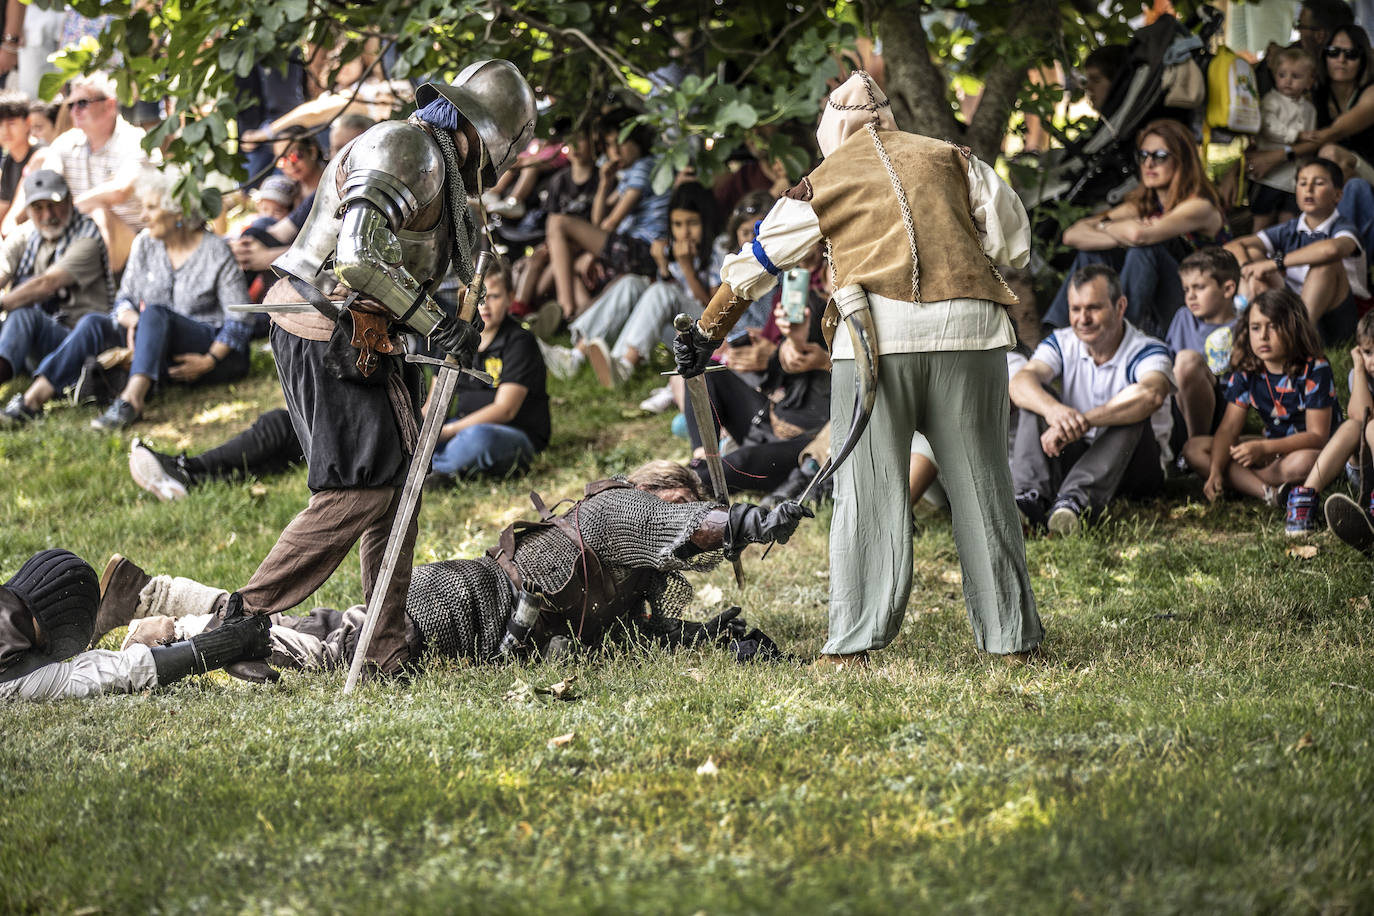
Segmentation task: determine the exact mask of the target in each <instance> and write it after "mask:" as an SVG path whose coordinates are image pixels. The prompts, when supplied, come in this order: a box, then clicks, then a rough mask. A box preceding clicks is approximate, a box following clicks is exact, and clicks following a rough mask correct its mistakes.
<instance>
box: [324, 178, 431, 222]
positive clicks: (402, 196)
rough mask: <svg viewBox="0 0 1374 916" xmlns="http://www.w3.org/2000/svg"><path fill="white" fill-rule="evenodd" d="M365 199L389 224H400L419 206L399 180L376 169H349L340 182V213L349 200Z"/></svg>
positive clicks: (351, 201) (345, 207) (350, 201)
mask: <svg viewBox="0 0 1374 916" xmlns="http://www.w3.org/2000/svg"><path fill="white" fill-rule="evenodd" d="M357 200H365V201H367V202H368V203H370V204H372V205H373V206H375V207H377V209H379V210H381V211H382V212H383V213H384V214H386V218H387V221H388V222H390V223H391V225H393V226H404V225H405V224H406V221H407V220H409V219H410V217H411V216H412V215H414V213H415V212H416V211H417V210H418V209H419V208H420V202H419V201H418V200H416V199H415V195H414V194H412V193H411V192H410V189H409V188H407V187H406V186H405V185H404V184H402V183H401V182H400V181H399V180H397V179H396V178H394V177H392V176H391V175H389V174H387V173H386V172H383V171H379V170H378V169H352V170H350V171H349V173H348V178H347V180H345V181H344V186H343V200H342V202H341V203H340V206H339V213H340V214H342V213H343V211H344V210H345V209H347V207H348V205H349V204H350V203H353V202H354V201H357Z"/></svg>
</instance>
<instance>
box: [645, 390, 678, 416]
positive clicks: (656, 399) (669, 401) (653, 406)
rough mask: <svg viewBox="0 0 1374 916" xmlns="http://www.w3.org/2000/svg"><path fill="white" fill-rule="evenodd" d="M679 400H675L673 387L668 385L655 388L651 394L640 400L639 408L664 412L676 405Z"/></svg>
mask: <svg viewBox="0 0 1374 916" xmlns="http://www.w3.org/2000/svg"><path fill="white" fill-rule="evenodd" d="M676 406H677V402H676V401H674V400H673V389H671V388H668V387H666V386H665V387H663V388H655V389H654V390H653V391H651V392H650V393H649V396H648V397H647V398H645V399H644V400H642V401H640V402H639V409H640V410H645V411H648V412H649V413H663V412H664V411H666V410H667V409H668V408H670V407H676Z"/></svg>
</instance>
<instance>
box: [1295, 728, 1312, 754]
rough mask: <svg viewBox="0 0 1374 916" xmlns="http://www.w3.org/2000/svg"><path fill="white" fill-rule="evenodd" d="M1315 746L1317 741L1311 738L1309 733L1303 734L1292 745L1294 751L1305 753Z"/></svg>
mask: <svg viewBox="0 0 1374 916" xmlns="http://www.w3.org/2000/svg"><path fill="white" fill-rule="evenodd" d="M1316 746H1317V739H1316V738H1313V737H1312V733H1311V732H1303V736H1302V737H1301V738H1299V739H1298V743H1297V744H1295V745H1293V750H1295V751H1305V750H1307V749H1309V748H1314V747H1316Z"/></svg>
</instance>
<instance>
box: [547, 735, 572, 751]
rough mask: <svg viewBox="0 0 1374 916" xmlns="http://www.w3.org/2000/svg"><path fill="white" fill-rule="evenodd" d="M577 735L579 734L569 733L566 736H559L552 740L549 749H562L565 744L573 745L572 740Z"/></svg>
mask: <svg viewBox="0 0 1374 916" xmlns="http://www.w3.org/2000/svg"><path fill="white" fill-rule="evenodd" d="M576 735H577V732H568V733H567V734H566V735H558V736H556V737H553V738H550V739H549V747H562V746H563V745H565V744H571V743H572V739H573V738H574V737H575V736H576Z"/></svg>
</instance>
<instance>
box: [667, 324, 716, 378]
mask: <svg viewBox="0 0 1374 916" xmlns="http://www.w3.org/2000/svg"><path fill="white" fill-rule="evenodd" d="M719 346H720V341H718V340H712V339H711V338H709V337H707V336H706V335H705V334H703V333H702V332H701V325H699V324H697V322H695V321H693V322H692V326H691V327H690V328H688V329H687V330H686V331H679V332H678V335H677V337H675V338H673V359H675V360H676V361H677V372H678V375H680V376H682V377H683V378H691V377H692V376H694V375H701V373H703V372H705V371H706V367H707V366H708V365H710V363H711V354H712V353H714V352H716V348H717V347H719Z"/></svg>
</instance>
